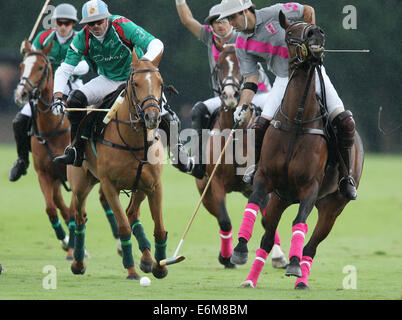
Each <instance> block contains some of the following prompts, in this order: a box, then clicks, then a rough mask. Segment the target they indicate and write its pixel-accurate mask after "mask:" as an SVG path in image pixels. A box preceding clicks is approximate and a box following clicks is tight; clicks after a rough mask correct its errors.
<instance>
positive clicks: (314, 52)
mask: <svg viewBox="0 0 402 320" xmlns="http://www.w3.org/2000/svg"><path fill="white" fill-rule="evenodd" d="M298 25H304V26H303V30H302V32H301V35H300V37H292V30H289V29H291V28H292V27H295V26H298ZM313 30H318V31H319V32H320V33H321V34H322V36H323V37H325V33H324V31H323V30H322V29H321V28H320V27H318V26H316V25H313V24H308V23H306V22H295V23H292V24H291V25H290V26H289V27H288V28H287V30H286V37H285V41H286V43H287V44H288V45H294V46H296V56H294V57H293V58H291V59H290V60H289V65H290V68H291V69H293V68H297V67H300V66H302V65H305V64H306V63H307V62H316V63H317V64H322V59H323V54H322V53H323V51H324V47H323V46H322V47H321V48H319V49H313V48H312V46H311V45H310V43H309V38H308V35H309V32H312V31H313ZM324 42H325V38H324ZM323 45H324V43H323Z"/></svg>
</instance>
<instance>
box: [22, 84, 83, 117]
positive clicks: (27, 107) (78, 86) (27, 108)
mask: <svg viewBox="0 0 402 320" xmlns="http://www.w3.org/2000/svg"><path fill="white" fill-rule="evenodd" d="M68 83H69V84H67V86H66V87H67V88H66V90H64V92H67V93H66V94H67V95H68V94H69V93H70V91H72V90H77V89H81V88H82V87H83V86H84V83H83V82H82V80H81V79H77V80H75V81H74V82H70V81H69V82H68ZM70 85H71V90H70ZM21 113H22V114H23V115H26V116H28V117H32V112H31V106H30V105H29V103H27V104H26V105H24V106H23V107H22V109H21Z"/></svg>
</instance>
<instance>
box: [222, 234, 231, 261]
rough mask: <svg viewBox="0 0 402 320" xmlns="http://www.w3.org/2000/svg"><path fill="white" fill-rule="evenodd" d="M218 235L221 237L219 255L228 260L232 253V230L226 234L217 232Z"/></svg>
mask: <svg viewBox="0 0 402 320" xmlns="http://www.w3.org/2000/svg"><path fill="white" fill-rule="evenodd" d="M219 235H220V236H221V255H222V257H224V258H229V257H230V256H231V255H232V252H233V245H232V239H233V237H232V230H230V231H226V232H225V231H222V230H219Z"/></svg>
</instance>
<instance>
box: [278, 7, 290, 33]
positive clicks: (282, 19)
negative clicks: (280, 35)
mask: <svg viewBox="0 0 402 320" xmlns="http://www.w3.org/2000/svg"><path fill="white" fill-rule="evenodd" d="M279 23H280V24H281V27H282V28H283V29H285V30H286V29H287V27H288V26H289V21H288V19H286V16H285V14H284V13H283V12H282V10H281V11H280V12H279Z"/></svg>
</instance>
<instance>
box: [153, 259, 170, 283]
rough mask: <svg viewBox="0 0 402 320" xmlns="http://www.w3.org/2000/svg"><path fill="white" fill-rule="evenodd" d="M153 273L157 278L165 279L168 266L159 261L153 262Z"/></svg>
mask: <svg viewBox="0 0 402 320" xmlns="http://www.w3.org/2000/svg"><path fill="white" fill-rule="evenodd" d="M152 274H153V275H154V277H155V278H157V279H163V278H164V277H166V276H167V274H168V268H167V267H166V266H164V267H161V266H159V264H158V263H157V262H154V263H153V264H152Z"/></svg>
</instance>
